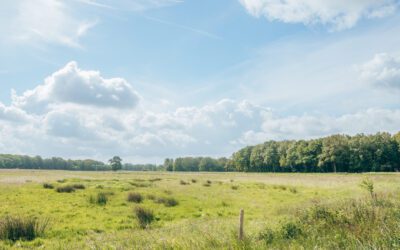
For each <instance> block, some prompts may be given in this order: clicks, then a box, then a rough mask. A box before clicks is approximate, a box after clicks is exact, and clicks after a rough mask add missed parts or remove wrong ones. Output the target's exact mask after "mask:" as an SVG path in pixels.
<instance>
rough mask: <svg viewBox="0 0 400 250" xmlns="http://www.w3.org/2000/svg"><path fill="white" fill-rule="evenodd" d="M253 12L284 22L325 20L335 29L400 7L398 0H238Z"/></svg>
mask: <svg viewBox="0 0 400 250" xmlns="http://www.w3.org/2000/svg"><path fill="white" fill-rule="evenodd" d="M239 1H240V3H241V4H242V5H243V6H244V7H245V8H246V10H247V11H248V12H249V13H250V14H251V15H253V16H256V17H260V16H265V17H266V18H268V19H269V20H271V21H274V20H278V21H282V22H285V23H303V24H306V25H310V24H323V25H328V26H330V27H331V28H332V29H333V30H343V29H348V28H351V27H353V26H354V25H355V24H356V23H357V22H358V21H359V20H360V19H362V18H377V17H385V16H388V15H390V14H392V13H393V12H394V11H395V10H396V9H397V8H398V2H397V1H396V0H355V1H347V0H325V1H318V0H298V1H290V0H239Z"/></svg>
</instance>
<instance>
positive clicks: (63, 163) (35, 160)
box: [0, 154, 160, 171]
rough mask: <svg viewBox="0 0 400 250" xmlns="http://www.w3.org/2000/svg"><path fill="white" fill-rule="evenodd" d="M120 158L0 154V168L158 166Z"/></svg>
mask: <svg viewBox="0 0 400 250" xmlns="http://www.w3.org/2000/svg"><path fill="white" fill-rule="evenodd" d="M121 162H122V159H121V158H120V157H118V156H114V157H113V158H112V159H110V160H109V164H106V163H104V162H101V161H96V160H91V159H86V160H70V159H68V160H66V159H63V158H61V157H51V158H42V157H40V156H33V157H32V156H27V155H12V154H0V169H49V170H50V169H55V170H76V171H110V170H114V171H116V170H128V171H154V170H157V169H159V168H160V167H159V166H157V165H153V164H145V165H143V164H130V163H126V164H122V163H121Z"/></svg>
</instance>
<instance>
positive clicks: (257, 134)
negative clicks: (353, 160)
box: [0, 0, 400, 163]
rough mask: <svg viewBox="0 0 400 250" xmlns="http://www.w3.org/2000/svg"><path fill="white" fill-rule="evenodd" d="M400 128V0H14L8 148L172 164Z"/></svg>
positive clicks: (5, 72)
mask: <svg viewBox="0 0 400 250" xmlns="http://www.w3.org/2000/svg"><path fill="white" fill-rule="evenodd" d="M378 131H386V132H390V133H395V132H397V131H400V1H399V0H350V1H349V0H325V1H318V0H298V1H290V0H218V1H215V0H202V1H195V0H68V1H66V0H65V1H61V0H2V3H1V6H0V153H11V154H26V155H32V156H33V155H41V156H43V157H51V156H61V157H65V158H72V159H78V158H79V159H81V158H93V159H98V160H104V161H105V160H107V159H109V158H111V157H112V156H114V155H119V156H121V157H122V158H123V159H124V160H125V161H126V162H133V163H161V162H162V161H163V159H164V158H166V157H170V158H174V157H178V156H205V155H207V156H213V157H220V156H227V157H228V156H230V155H231V154H232V153H233V152H234V151H235V150H238V149H240V148H242V147H244V146H246V145H253V144H257V143H262V142H264V141H266V140H287V139H310V138H317V137H322V136H327V135H331V134H338V133H340V134H342V133H346V134H350V135H353V134H357V133H366V134H370V133H376V132H378Z"/></svg>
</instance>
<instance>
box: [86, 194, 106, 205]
mask: <svg viewBox="0 0 400 250" xmlns="http://www.w3.org/2000/svg"><path fill="white" fill-rule="evenodd" d="M89 202H90V203H92V204H97V205H100V206H104V205H106V204H107V202H108V194H107V193H104V192H100V193H98V194H97V195H96V196H93V195H91V196H90V197H89Z"/></svg>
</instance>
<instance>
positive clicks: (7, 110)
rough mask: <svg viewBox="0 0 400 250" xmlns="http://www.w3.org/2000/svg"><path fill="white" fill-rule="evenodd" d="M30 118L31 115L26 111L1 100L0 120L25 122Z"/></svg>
mask: <svg viewBox="0 0 400 250" xmlns="http://www.w3.org/2000/svg"><path fill="white" fill-rule="evenodd" d="M28 119H29V117H28V115H27V114H26V113H25V112H24V111H22V110H20V109H18V108H16V107H7V106H5V105H4V104H2V103H1V102H0V120H3V121H9V122H24V121H27V120H28Z"/></svg>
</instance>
